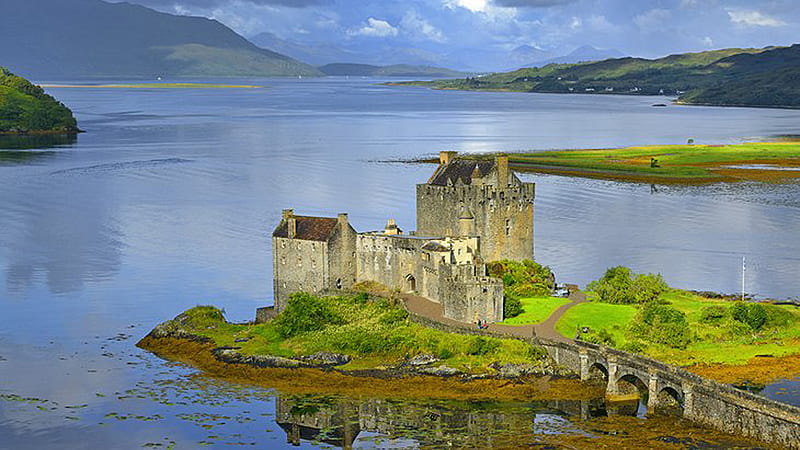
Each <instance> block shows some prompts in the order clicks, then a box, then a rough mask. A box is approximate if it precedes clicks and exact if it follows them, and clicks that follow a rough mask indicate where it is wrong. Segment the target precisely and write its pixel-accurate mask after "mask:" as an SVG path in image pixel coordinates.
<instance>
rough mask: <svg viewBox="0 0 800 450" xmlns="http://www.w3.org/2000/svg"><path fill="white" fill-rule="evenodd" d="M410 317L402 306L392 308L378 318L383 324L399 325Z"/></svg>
mask: <svg viewBox="0 0 800 450" xmlns="http://www.w3.org/2000/svg"><path fill="white" fill-rule="evenodd" d="M406 319H408V312H407V311H406V310H404V309H400V308H392V309H390V310H389V311H388V312H386V313H385V314H384V315H382V316H381V318H380V319H378V322H379V323H380V324H381V325H397V324H400V323H402V322H405V321H406Z"/></svg>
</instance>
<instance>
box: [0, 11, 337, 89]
mask: <svg viewBox="0 0 800 450" xmlns="http://www.w3.org/2000/svg"><path fill="white" fill-rule="evenodd" d="M0 55H2V58H3V63H4V64H7V65H8V67H13V68H14V71H16V72H17V73H19V74H22V75H24V76H26V77H29V78H36V79H51V80H68V79H70V78H73V77H75V78H85V77H116V78H119V77H132V78H148V79H155V78H156V77H158V76H162V77H182V76H195V77H208V76H214V77H222V76H250V77H271V76H293V77H296V76H321V75H322V74H321V73H320V72H319V71H318V70H317V69H315V68H314V67H311V66H309V65H307V64H304V63H302V62H299V61H297V60H294V59H292V58H290V57H288V56H285V55H282V54H279V53H276V52H273V51H270V50H265V49H262V48H259V47H256V46H255V45H253V44H252V43H251V42H249V41H248V40H247V39H245V38H244V37H242V36H240V35H238V34H237V33H236V32H234V31H233V30H231V29H230V28H228V27H226V26H225V25H223V24H222V23H220V22H218V21H216V20H211V19H207V18H204V17H190V16H177V15H173V14H166V13H162V12H158V11H154V10H152V9H149V8H146V7H144V6H140V5H134V4H131V3H109V2H105V1H101V0H69V1H64V0H3V1H2V13H0Z"/></svg>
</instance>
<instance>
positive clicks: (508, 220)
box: [506, 219, 511, 236]
mask: <svg viewBox="0 0 800 450" xmlns="http://www.w3.org/2000/svg"><path fill="white" fill-rule="evenodd" d="M506 236H511V219H506Z"/></svg>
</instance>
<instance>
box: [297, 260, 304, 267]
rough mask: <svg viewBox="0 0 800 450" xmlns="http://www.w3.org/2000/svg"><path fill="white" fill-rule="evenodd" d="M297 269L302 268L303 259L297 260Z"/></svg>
mask: <svg viewBox="0 0 800 450" xmlns="http://www.w3.org/2000/svg"><path fill="white" fill-rule="evenodd" d="M297 267H303V258H297Z"/></svg>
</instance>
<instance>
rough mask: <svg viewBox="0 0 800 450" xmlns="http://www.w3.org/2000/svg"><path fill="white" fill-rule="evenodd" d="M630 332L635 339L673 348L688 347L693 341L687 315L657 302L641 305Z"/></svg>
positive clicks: (629, 329)
mask: <svg viewBox="0 0 800 450" xmlns="http://www.w3.org/2000/svg"><path fill="white" fill-rule="evenodd" d="M628 332H629V334H630V335H631V336H632V337H633V338H634V339H641V340H643V341H645V342H651V343H654V344H663V345H666V346H668V347H672V348H686V346H687V345H689V343H690V342H691V341H692V332H691V330H690V328H689V323H688V322H687V320H686V315H685V314H684V313H682V312H681V311H678V310H677V309H675V308H672V307H669V306H666V305H659V304H656V303H647V304H645V305H643V306H642V307H641V309H640V310H639V312H638V313H637V314H636V317H634V320H633V322H632V323H631V325H630V327H629V328H628Z"/></svg>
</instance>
